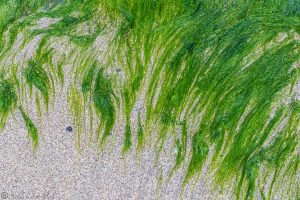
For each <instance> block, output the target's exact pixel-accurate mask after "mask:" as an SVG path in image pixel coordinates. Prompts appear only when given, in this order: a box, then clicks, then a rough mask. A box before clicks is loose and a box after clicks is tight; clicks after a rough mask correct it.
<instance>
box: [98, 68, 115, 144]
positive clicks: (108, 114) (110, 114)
mask: <svg viewBox="0 0 300 200" xmlns="http://www.w3.org/2000/svg"><path fill="white" fill-rule="evenodd" d="M112 98H113V91H112V87H111V83H110V81H109V79H107V78H106V77H105V76H104V71H103V68H101V69H100V70H99V72H98V74H97V77H96V80H95V87H94V90H93V102H94V106H95V109H96V111H97V113H98V114H99V116H100V120H101V122H100V127H102V126H104V132H103V135H102V138H101V141H100V147H102V145H103V144H104V142H105V141H106V139H107V137H108V136H109V135H110V134H111V131H112V128H113V125H114V122H115V108H114V104H113V101H112ZM100 127H99V128H100ZM98 138H99V134H98V135H97V140H98Z"/></svg>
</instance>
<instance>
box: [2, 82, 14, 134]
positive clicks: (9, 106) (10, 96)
mask: <svg viewBox="0 0 300 200" xmlns="http://www.w3.org/2000/svg"><path fill="white" fill-rule="evenodd" d="M16 105H17V94H16V90H15V86H14V84H13V83H12V81H10V80H7V79H4V80H3V79H1V80H0V130H3V128H4V127H5V123H6V120H7V117H8V115H9V113H10V112H11V111H12V110H13V109H14V108H15V106H16Z"/></svg>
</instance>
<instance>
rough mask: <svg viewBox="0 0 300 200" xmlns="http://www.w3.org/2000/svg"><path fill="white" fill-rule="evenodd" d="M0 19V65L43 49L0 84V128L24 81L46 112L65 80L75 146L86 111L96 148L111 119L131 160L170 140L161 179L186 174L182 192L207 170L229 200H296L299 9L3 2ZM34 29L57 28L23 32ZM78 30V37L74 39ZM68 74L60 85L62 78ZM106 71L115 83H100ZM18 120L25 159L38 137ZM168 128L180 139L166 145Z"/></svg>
mask: <svg viewBox="0 0 300 200" xmlns="http://www.w3.org/2000/svg"><path fill="white" fill-rule="evenodd" d="M0 10H1V11H5V12H1V13H2V14H1V15H0V33H1V40H0V44H1V47H0V48H1V49H0V52H1V53H0V54H1V55H0V58H1V59H0V60H2V59H4V58H5V57H7V56H8V55H9V52H10V51H11V49H12V46H13V44H14V43H16V38H17V36H18V34H19V33H21V32H22V33H26V37H27V38H26V39H25V40H24V41H23V45H22V47H24V45H25V44H26V43H27V42H29V41H30V40H31V39H33V38H35V37H37V36H39V37H42V39H41V40H40V42H39V44H38V48H37V50H36V52H35V55H34V58H33V59H32V60H30V61H27V60H26V61H24V63H25V64H24V66H19V68H18V67H12V68H13V69H14V70H11V71H9V70H7V72H5V73H7V77H13V78H9V79H6V74H5V78H3V79H1V82H0V101H1V102H0V103H1V104H0V112H1V113H0V114H1V127H2V126H3V127H4V124H5V121H6V119H7V117H8V115H9V113H10V112H12V111H14V108H15V106H16V105H19V104H21V103H22V104H23V103H24V102H23V101H24V100H23V99H22V98H20V96H21V94H22V84H23V82H22V80H23V78H25V82H24V84H25V85H29V90H30V91H31V90H32V88H35V89H36V90H37V92H38V93H40V95H41V96H42V98H43V100H44V104H45V105H46V107H48V104H49V100H50V97H51V96H54V94H55V93H57V90H55V87H58V86H57V85H59V84H60V85H63V83H64V78H65V77H66V76H69V77H71V79H74V82H75V83H76V84H77V83H79V85H80V87H79V88H77V87H76V86H74V87H72V88H70V92H69V102H68V103H69V105H70V108H71V109H70V110H71V112H72V114H73V116H74V124H75V125H76V126H77V127H78V128H77V129H76V130H77V132H78V138H77V139H78V144H79V145H80V140H81V137H80V134H81V132H83V129H82V127H81V126H82V123H83V122H82V121H84V122H85V117H86V116H85V114H83V113H85V111H86V110H88V114H89V117H90V129H89V130H90V131H91V132H93V131H95V132H96V133H95V134H96V142H97V143H98V144H99V145H100V147H101V148H102V146H103V145H104V143H105V141H107V140H108V139H109V136H110V135H114V134H112V133H113V130H114V126H115V125H116V122H117V121H118V119H119V115H122V118H124V124H122V126H124V135H123V136H122V137H123V138H124V144H123V149H122V154H123V155H125V154H126V153H127V152H129V150H130V149H131V148H132V147H134V145H133V144H135V140H136V144H137V145H136V147H137V151H139V152H141V151H142V150H143V148H144V147H145V146H146V144H147V143H150V142H153V140H152V139H151V138H153V139H155V140H156V141H154V142H155V145H154V146H155V151H156V152H155V153H156V155H157V158H159V157H160V156H163V153H164V152H163V151H162V149H163V148H164V146H165V141H166V140H168V139H170V138H171V139H172V140H173V141H174V148H175V149H176V156H175V158H174V167H173V168H172V169H170V173H169V176H170V177H172V176H173V174H174V173H176V171H177V170H178V169H179V168H181V167H182V168H183V169H186V176H185V179H184V181H183V184H182V187H183V188H184V187H185V186H186V184H188V183H189V181H190V180H191V179H193V178H195V177H196V179H197V177H199V176H200V174H201V172H202V170H203V167H204V165H205V164H206V163H207V162H208V166H209V167H208V172H207V173H208V174H212V175H213V177H214V179H215V181H214V183H215V184H216V186H223V187H234V189H235V190H234V194H235V198H236V199H242V198H244V199H254V198H255V197H256V196H257V195H260V196H261V197H262V198H263V199H272V198H274V197H275V196H276V195H279V190H278V188H280V187H288V188H289V189H287V190H286V191H285V193H286V194H287V195H288V196H289V197H290V198H291V199H297V196H299V171H300V167H299V153H300V150H299V147H300V145H299V141H300V140H299V119H300V116H299V96H297V92H295V91H297V90H299V88H297V87H296V85H297V83H299V77H300V76H299V60H300V52H299V51H300V44H299V40H300V39H299V37H300V36H299V35H300V2H299V0H285V1H283V0H279V1H247V0H235V1H205V0H204V1H203V0H202V1H197V0H177V1H175V0H164V1H157V0H92V1H88V0H86V1H85V0H73V1H72V0H68V1H54V0H53V1H30V3H29V1H28V2H27V1H17V0H14V1H13V0H12V1H9V3H7V2H6V1H0ZM8 10H14V11H15V12H14V13H11V12H6V11H8ZM27 15H28V16H27ZM25 16H27V17H25ZM43 17H47V18H53V19H54V18H55V19H59V20H58V21H57V22H56V23H54V24H51V25H50V26H48V27H46V28H43V29H34V30H32V31H30V29H28V28H29V27H31V26H33V25H35V22H36V21H37V20H39V19H41V18H43ZM82 24H84V25H85V27H86V29H85V30H81V29H80V30H81V31H78V29H79V28H80V27H81V26H82ZM5 32H6V34H8V39H7V38H6V37H4V35H5V34H4V33H5ZM106 34H107V35H108V37H107V40H108V48H107V49H106V51H107V52H106V53H105V56H104V57H102V58H99V59H97V54H95V51H98V50H97V49H95V48H94V47H93V44H94V43H95V41H96V38H97V37H99V36H101V35H106ZM60 40H67V42H68V43H67V44H68V46H69V47H70V48H72V53H71V54H70V55H68V56H69V57H67V54H65V57H64V58H63V59H60V60H59V62H58V63H57V62H53V58H54V57H55V56H57V54H55V52H56V51H57V50H55V49H52V47H51V43H52V42H55V41H60ZM74 55H76V59H75V61H74V60H73V61H71V57H72V56H74ZM100 63H101V64H100ZM67 64H71V65H72V72H71V73H72V74H71V75H66V74H64V73H63V72H64V70H63V69H64V67H65V66H66V65H67ZM116 67H118V68H120V69H121V74H122V76H124V78H119V77H118V75H114V73H112V72H111V71H113V70H114V69H115V68H116ZM5 68H6V69H9V68H10V66H5ZM19 73H21V74H22V75H21V77H20V75H19ZM149 75H150V76H149ZM147 76H148V77H149V78H147ZM116 77H117V78H116ZM18 84H21V85H18ZM298 87H299V86H298ZM15 88H18V90H17V91H15ZM143 91H146V96H145V100H144V102H143V108H144V109H143V111H142V112H145V113H143V114H144V115H143V116H144V117H141V115H140V114H139V115H138V120H137V122H138V123H137V129H133V128H132V126H133V125H132V122H131V116H132V113H133V109H134V107H135V105H136V101H137V98H138V97H139V96H140V95H141V93H142V92H143ZM298 93H299V92H298ZM298 95H299V94H298ZM18 98H19V99H20V102H19V101H17V99H18ZM37 102H39V101H37ZM20 111H21V113H22V116H23V119H24V121H25V124H26V126H27V128H28V131H29V133H30V134H31V138H32V140H33V144H34V146H35V147H36V145H37V141H38V137H37V136H38V134H37V129H36V128H35V126H34V125H33V122H32V121H31V120H30V119H29V118H28V116H27V114H26V113H25V112H24V111H23V110H22V109H21V110H20ZM94 114H95V115H96V116H97V120H98V121H99V125H98V126H97V127H96V129H97V130H94V128H93V127H95V125H94V122H95V119H94V117H93V116H94ZM83 126H84V125H83ZM176 127H177V128H178V127H180V130H181V131H179V133H178V134H173V133H174V131H175V129H176ZM133 130H137V133H134V131H133ZM149 138H150V139H149ZM90 140H92V137H91V138H90ZM280 179H282V180H285V181H279V180H280ZM268 180H270V181H269V182H270V183H268ZM233 182H236V183H235V184H233ZM226 183H230V184H229V185H230V186H228V184H226ZM267 183H268V188H265V187H264V185H266V184H267ZM231 184H232V185H231ZM225 185H227V186H225ZM294 197H295V198H294Z"/></svg>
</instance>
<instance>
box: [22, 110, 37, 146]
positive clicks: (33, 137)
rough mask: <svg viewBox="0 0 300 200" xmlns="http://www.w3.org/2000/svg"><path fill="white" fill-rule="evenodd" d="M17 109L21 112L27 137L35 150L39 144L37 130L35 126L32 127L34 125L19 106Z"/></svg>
mask: <svg viewBox="0 0 300 200" xmlns="http://www.w3.org/2000/svg"><path fill="white" fill-rule="evenodd" d="M18 108H19V111H20V112H21V114H22V117H23V120H24V122H25V125H26V128H27V131H28V136H29V137H30V138H31V140H32V146H33V149H34V150H35V149H36V148H37V146H38V143H39V135H38V130H37V128H36V126H35V125H34V123H33V122H32V120H31V119H30V117H29V116H28V115H27V114H26V113H25V111H24V110H23V108H22V106H19V107H18Z"/></svg>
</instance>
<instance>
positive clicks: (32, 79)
mask: <svg viewBox="0 0 300 200" xmlns="http://www.w3.org/2000/svg"><path fill="white" fill-rule="evenodd" d="M24 76H25V79H26V82H27V84H28V85H29V87H30V89H31V88H32V87H33V86H34V87H36V88H37V89H38V90H39V91H40V92H41V94H42V96H43V98H44V102H45V104H46V108H48V102H49V88H50V80H49V77H48V75H47V72H46V71H45V70H44V69H43V68H42V66H41V65H39V64H38V63H36V62H35V61H32V60H31V61H29V62H28V66H27V67H26V68H25V69H24Z"/></svg>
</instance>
